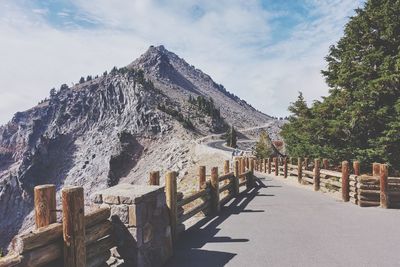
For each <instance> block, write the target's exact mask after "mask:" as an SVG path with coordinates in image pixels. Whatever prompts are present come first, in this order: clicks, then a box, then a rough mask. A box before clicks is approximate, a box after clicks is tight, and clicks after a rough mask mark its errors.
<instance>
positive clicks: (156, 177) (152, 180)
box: [149, 171, 160, 185]
mask: <svg viewBox="0 0 400 267" xmlns="http://www.w3.org/2000/svg"><path fill="white" fill-rule="evenodd" d="M149 184H150V185H160V172H159V171H152V172H150V177H149Z"/></svg>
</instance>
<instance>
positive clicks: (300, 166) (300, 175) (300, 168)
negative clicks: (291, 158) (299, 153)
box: [297, 157, 303, 184]
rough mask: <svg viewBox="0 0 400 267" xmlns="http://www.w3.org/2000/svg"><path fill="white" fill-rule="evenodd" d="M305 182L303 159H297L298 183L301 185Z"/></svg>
mask: <svg viewBox="0 0 400 267" xmlns="http://www.w3.org/2000/svg"><path fill="white" fill-rule="evenodd" d="M302 180H303V162H302V160H301V158H300V157H299V158H297V181H298V182H299V184H301V182H302Z"/></svg>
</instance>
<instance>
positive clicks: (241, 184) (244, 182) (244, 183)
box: [239, 181, 247, 187]
mask: <svg viewBox="0 0 400 267" xmlns="http://www.w3.org/2000/svg"><path fill="white" fill-rule="evenodd" d="M246 183H247V181H241V182H240V183H239V187H242V186H245V185H246Z"/></svg>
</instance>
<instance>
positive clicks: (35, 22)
mask: <svg viewBox="0 0 400 267" xmlns="http://www.w3.org/2000/svg"><path fill="white" fill-rule="evenodd" d="M21 1H22V0H21ZM12 3H13V2H0V35H1V36H6V38H2V42H0V58H1V61H2V62H1V65H0V123H4V122H6V121H8V120H9V119H10V118H11V117H12V114H13V113H15V112H16V111H18V110H24V109H27V108H30V107H32V106H33V105H34V104H36V103H37V102H38V101H39V100H41V99H43V98H44V97H46V96H47V95H48V92H49V90H50V88H52V87H58V86H59V85H60V84H62V83H67V84H70V83H71V82H73V81H78V80H79V77H80V76H86V75H88V74H92V75H95V74H100V73H102V72H103V71H104V70H109V69H111V67H112V66H114V65H116V66H123V65H126V64H128V63H130V61H132V60H133V59H135V58H136V57H138V56H139V55H140V54H141V53H143V52H144V51H145V50H146V49H147V48H148V46H149V45H152V44H155V45H158V44H164V45H165V46H166V48H167V49H170V50H171V51H173V52H176V53H177V54H178V55H180V56H181V57H183V58H185V59H186V60H187V61H188V62H189V63H190V64H193V65H195V66H196V67H198V68H200V69H202V70H203V71H204V72H206V73H208V74H210V75H211V76H212V77H213V78H214V80H215V81H216V82H218V83H221V84H224V85H225V87H226V88H227V89H228V90H230V91H232V92H233V93H235V94H237V95H239V96H240V97H242V98H244V99H245V100H246V101H248V102H249V103H251V104H253V105H254V106H255V107H257V108H258V109H260V110H262V111H264V112H266V113H267V114H271V115H274V114H278V115H280V114H285V113H286V108H287V105H288V104H289V102H290V101H292V100H293V99H295V97H296V96H297V91H298V90H302V91H303V92H304V93H305V96H306V97H307V99H315V98H317V97H318V96H320V95H323V94H326V92H327V87H326V85H325V84H324V81H323V78H322V76H321V75H320V70H321V69H323V68H324V64H325V63H324V60H323V57H324V56H325V55H326V54H327V52H328V47H329V45H330V44H333V43H334V42H335V41H336V40H338V38H339V37H340V35H341V33H342V27H343V25H344V23H345V22H346V20H347V16H349V15H350V14H352V9H354V8H355V7H357V6H358V5H359V3H357V2H355V1H353V0H336V1H328V0H326V1H322V0H321V1H318V0H307V2H306V4H307V6H308V8H309V9H310V10H311V13H312V14H311V15H313V16H315V17H317V18H316V19H314V20H313V21H309V20H307V19H305V18H304V20H303V21H301V22H300V23H299V24H298V25H297V26H296V28H295V30H294V31H293V33H292V34H290V35H289V37H288V38H286V39H285V40H283V41H279V42H274V40H273V39H272V37H271V35H272V34H271V32H272V30H273V29H271V26H270V25H271V23H270V20H271V19H273V18H276V17H277V16H281V15H285V14H284V12H283V13H282V14H272V13H271V12H267V11H265V10H264V9H262V8H261V4H260V2H259V1H256V0H251V1H243V0H238V1H228V0H223V1H211V0H207V1H200V0H192V1H183V0H173V1H165V0H158V1H156V0H154V1H151V0H141V1H123V0H116V1H107V0H98V1H96V4H93V1H89V0H73V4H74V5H75V6H76V7H77V8H78V10H79V11H80V12H79V15H75V19H77V18H79V19H80V20H82V21H83V20H85V21H88V22H95V23H96V24H98V25H99V26H98V27H95V28H92V29H82V28H79V27H78V28H76V27H75V28H73V29H60V28H55V27H53V26H51V25H49V23H48V22H46V21H45V19H44V17H43V15H44V14H46V13H44V11H43V12H42V11H40V12H39V11H36V12H35V11H32V9H33V8H30V9H29V8H27V7H25V6H24V5H21V4H20V5H18V4H12ZM38 10H39V9H38ZM60 12H62V10H60ZM69 13H70V12H69ZM70 14H71V13H70ZM83 14H84V15H83ZM287 15H288V16H290V15H291V14H287ZM72 23H76V21H73V22H72Z"/></svg>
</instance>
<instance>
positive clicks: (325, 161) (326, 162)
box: [322, 159, 329, 170]
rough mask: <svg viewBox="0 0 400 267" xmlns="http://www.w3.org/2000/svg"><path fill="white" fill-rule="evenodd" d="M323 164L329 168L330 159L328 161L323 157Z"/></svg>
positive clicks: (326, 168) (325, 167)
mask: <svg viewBox="0 0 400 267" xmlns="http://www.w3.org/2000/svg"><path fill="white" fill-rule="evenodd" d="M322 165H323V167H324V169H325V170H329V161H328V159H323V160H322Z"/></svg>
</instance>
